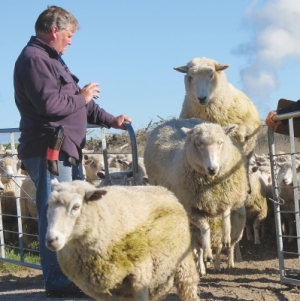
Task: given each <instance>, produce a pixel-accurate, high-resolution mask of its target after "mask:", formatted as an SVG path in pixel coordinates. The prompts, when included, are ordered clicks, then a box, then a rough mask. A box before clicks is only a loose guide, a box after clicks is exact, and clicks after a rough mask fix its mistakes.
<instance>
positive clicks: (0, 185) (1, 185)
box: [0, 177, 4, 195]
mask: <svg viewBox="0 0 300 301" xmlns="http://www.w3.org/2000/svg"><path fill="white" fill-rule="evenodd" d="M3 192H4V185H3V183H2V181H1V177H0V195H1V194H2V193H3Z"/></svg>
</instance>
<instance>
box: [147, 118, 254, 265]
mask: <svg viewBox="0 0 300 301" xmlns="http://www.w3.org/2000/svg"><path fill="white" fill-rule="evenodd" d="M234 130H235V126H234V125H232V126H228V127H225V128H222V127H221V126H220V125H219V124H213V123H206V122H202V121H201V120H200V119H197V118H191V119H176V118H174V119H171V120H168V121H166V122H164V123H162V124H160V125H158V126H157V127H156V128H154V129H153V130H152V131H151V132H150V133H149V135H148V138H147V142H146V145H145V150H144V163H145V167H146V172H147V175H148V181H149V184H150V185H161V186H164V187H166V188H168V189H170V190H171V191H173V192H174V193H175V195H176V196H177V198H178V199H179V201H180V202H181V203H182V204H183V205H184V207H185V209H186V210H187V213H188V215H189V217H190V220H191V222H192V223H193V224H195V225H196V226H197V227H198V228H199V229H200V231H201V235H202V247H203V256H204V260H205V261H207V260H212V252H211V248H210V229H209V224H208V222H207V220H206V218H207V217H208V216H209V217H214V216H217V215H219V214H223V235H222V236H223V243H224V244H225V246H226V247H227V248H229V246H230V244H231V238H230V231H231V228H230V210H231V209H235V208H237V207H240V206H242V205H243V204H244V202H245V199H246V194H247V187H248V183H247V171H246V158H245V155H244V153H243V151H242V150H241V148H240V146H239V145H238V144H237V142H236V141H235V139H232V138H231V137H229V136H230V135H231V134H232V133H233V132H234Z"/></svg>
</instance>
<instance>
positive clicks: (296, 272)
mask: <svg viewBox="0 0 300 301" xmlns="http://www.w3.org/2000/svg"><path fill="white" fill-rule="evenodd" d="M296 117H300V112H299V111H298V112H292V113H288V114H282V115H275V116H274V117H273V120H274V121H278V120H284V119H288V125H289V142H290V153H289V155H290V157H291V162H292V173H293V193H294V205H295V207H294V211H292V212H290V213H293V214H294V216H295V222H296V236H294V237H293V238H295V239H296V245H297V251H296V252H292V251H285V250H284V240H283V239H284V238H287V237H290V236H289V235H283V234H282V219H281V214H282V213H284V212H286V211H283V210H281V205H282V204H283V202H284V200H282V199H281V197H280V191H281V187H280V186H279V183H278V175H277V172H278V170H277V161H276V157H277V156H278V155H276V149H275V138H274V131H273V127H269V128H268V141H269V152H270V163H271V177H272V192H273V200H272V201H273V202H274V214H275V224H276V238H277V251H278V260H279V273H280V282H281V283H283V284H291V285H300V214H299V191H298V189H299V183H298V181H297V171H296V152H295V142H294V125H293V118H296ZM285 255H294V256H295V257H298V268H296V267H295V269H291V268H289V269H288V268H287V267H286V265H285V261H286V256H285Z"/></svg>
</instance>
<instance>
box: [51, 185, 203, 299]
mask: <svg viewBox="0 0 300 301" xmlns="http://www.w3.org/2000/svg"><path fill="white" fill-rule="evenodd" d="M52 185H53V191H52V193H51V195H50V198H49V202H48V211H47V218H48V229H47V233H46V246H47V247H48V248H49V249H50V250H52V251H55V252H56V254H57V258H58V262H59V264H60V267H61V269H62V271H63V272H64V273H65V275H66V276H67V277H68V278H69V279H70V280H71V281H73V282H74V283H75V284H76V285H77V286H78V287H79V288H80V289H81V290H82V291H83V292H85V293H86V294H87V295H89V296H91V297H93V298H95V299H97V300H110V301H112V300H125V299H126V300H136V301H137V300H143V301H147V300H157V299H158V298H159V297H161V296H162V295H165V294H166V293H167V292H168V291H169V290H170V288H172V286H173V285H174V286H175V287H176V288H177V293H178V295H179V296H180V297H181V299H182V300H184V301H193V300H194V301H195V300H199V297H198V296H197V285H198V282H199V275H198V273H197V270H196V266H195V262H194V259H193V254H192V250H191V238H190V232H189V219H188V217H187V214H186V212H185V210H184V208H183V206H182V205H181V204H180V203H179V202H178V200H177V198H176V197H175V196H174V194H173V193H172V192H170V191H168V190H167V189H165V188H163V187H154V186H130V187H125V186H108V187H105V188H101V189H99V188H95V187H94V186H93V185H91V184H90V183H88V182H85V181H79V180H76V181H73V182H62V183H58V182H57V180H52ZM125 296H126V297H127V298H126V297H125Z"/></svg>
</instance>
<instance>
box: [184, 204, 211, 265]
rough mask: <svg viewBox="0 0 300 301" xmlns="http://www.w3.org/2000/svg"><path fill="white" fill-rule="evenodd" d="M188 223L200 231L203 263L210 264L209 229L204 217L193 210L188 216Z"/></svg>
mask: <svg viewBox="0 0 300 301" xmlns="http://www.w3.org/2000/svg"><path fill="white" fill-rule="evenodd" d="M190 222H191V223H193V224H194V225H195V226H197V227H198V228H199V229H200V232H201V239H202V249H203V260H204V262H212V261H213V256H212V250H211V237H210V227H209V224H208V222H207V219H206V218H205V216H203V215H202V214H201V213H200V211H199V210H193V211H192V214H191V216H190Z"/></svg>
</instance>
